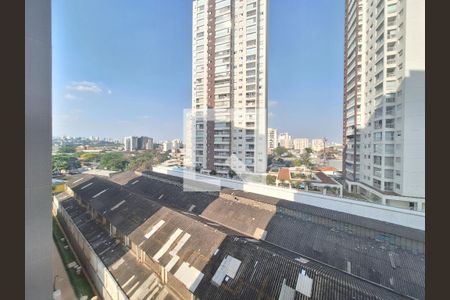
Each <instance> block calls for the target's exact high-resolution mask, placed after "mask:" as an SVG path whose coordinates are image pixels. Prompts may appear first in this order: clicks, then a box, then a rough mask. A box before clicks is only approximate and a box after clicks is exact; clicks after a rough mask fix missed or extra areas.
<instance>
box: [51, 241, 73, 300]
mask: <svg viewBox="0 0 450 300" xmlns="http://www.w3.org/2000/svg"><path fill="white" fill-rule="evenodd" d="M52 245H53V247H52V249H53V250H52V251H53V255H52V257H53V263H52V264H53V277H55V276H56V275H58V277H56V283H55V287H56V289H57V290H58V289H59V290H61V300H75V299H77V297H76V296H75V292H74V290H73V288H72V285H71V284H70V281H69V277H68V276H67V273H66V270H65V269H64V265H63V262H62V260H61V257H60V256H59V253H58V249H57V248H56V245H55V244H54V243H52Z"/></svg>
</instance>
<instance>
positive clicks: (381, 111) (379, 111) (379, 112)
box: [374, 107, 383, 119]
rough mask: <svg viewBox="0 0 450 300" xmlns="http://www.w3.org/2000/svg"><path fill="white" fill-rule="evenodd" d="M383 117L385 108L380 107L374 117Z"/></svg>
mask: <svg viewBox="0 0 450 300" xmlns="http://www.w3.org/2000/svg"><path fill="white" fill-rule="evenodd" d="M382 116H383V108H382V107H379V108H377V109H375V114H374V117H375V118H376V119H377V118H381V117H382Z"/></svg>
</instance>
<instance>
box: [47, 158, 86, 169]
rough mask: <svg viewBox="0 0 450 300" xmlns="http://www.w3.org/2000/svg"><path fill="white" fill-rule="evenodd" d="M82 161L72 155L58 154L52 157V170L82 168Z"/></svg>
mask: <svg viewBox="0 0 450 300" xmlns="http://www.w3.org/2000/svg"><path fill="white" fill-rule="evenodd" d="M80 167H81V165H80V161H79V160H78V159H77V158H76V157H74V156H71V155H67V154H57V155H54V156H53V157H52V171H53V172H61V171H63V170H64V171H67V170H73V169H78V168H80Z"/></svg>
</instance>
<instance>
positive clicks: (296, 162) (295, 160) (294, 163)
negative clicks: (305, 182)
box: [292, 159, 302, 167]
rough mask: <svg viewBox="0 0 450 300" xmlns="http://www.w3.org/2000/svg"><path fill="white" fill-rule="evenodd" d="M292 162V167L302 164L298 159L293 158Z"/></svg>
mask: <svg viewBox="0 0 450 300" xmlns="http://www.w3.org/2000/svg"><path fill="white" fill-rule="evenodd" d="M292 164H293V165H294V167H300V166H301V165H302V161H301V160H300V159H294V160H293V161H292Z"/></svg>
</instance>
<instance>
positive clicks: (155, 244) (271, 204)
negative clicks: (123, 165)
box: [54, 172, 424, 299]
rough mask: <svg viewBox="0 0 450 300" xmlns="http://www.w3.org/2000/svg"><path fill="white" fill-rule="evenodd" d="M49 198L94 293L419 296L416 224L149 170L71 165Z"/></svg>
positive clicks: (421, 274) (131, 295) (138, 296)
mask: <svg viewBox="0 0 450 300" xmlns="http://www.w3.org/2000/svg"><path fill="white" fill-rule="evenodd" d="M185 184H186V182H185ZM187 184H190V183H189V182H187ZM54 205H55V207H56V210H57V211H58V216H59V218H60V219H62V220H63V221H64V223H65V224H66V225H65V227H64V228H65V230H66V233H67V234H68V235H69V237H70V239H71V240H72V241H73V242H74V244H81V246H80V248H77V249H76V250H77V252H78V253H79V255H80V257H82V258H83V260H84V262H85V263H86V264H87V266H88V269H89V270H88V271H89V274H90V275H91V276H92V277H93V278H94V283H95V284H96V286H97V288H98V289H99V290H101V291H102V292H103V293H104V294H105V295H106V297H105V295H102V296H103V297H104V298H105V299H122V298H123V299H126V297H128V298H131V299H134V298H136V299H144V298H146V297H149V298H151V297H154V298H155V297H159V298H158V299H163V298H164V297H168V299H199V298H200V299H256V298H265V299H303V298H305V299H307V298H312V299H337V298H339V299H351V298H359V299H372V298H373V299H403V298H404V297H405V296H410V297H415V298H418V299H424V288H423V287H424V260H423V259H424V258H423V251H424V234H423V231H420V230H416V229H411V228H406V227H403V226H400V225H395V224H386V223H385V222H380V221H377V220H373V219H368V218H364V217H359V216H355V215H349V214H346V213H341V212H336V211H332V210H328V209H322V208H318V207H313V206H309V205H305V204H301V203H295V202H292V201H286V200H281V199H276V198H273V197H268V196H263V195H258V194H253V193H247V192H242V191H239V190H229V189H222V190H221V191H217V192H186V191H185V190H184V189H183V179H182V178H178V177H172V176H169V175H163V174H158V173H155V172H145V173H143V174H141V175H139V174H135V173H132V172H124V173H119V174H117V175H114V176H112V177H111V178H109V179H106V178H101V177H98V176H92V175H80V176H75V177H74V178H71V180H70V181H69V183H68V188H67V190H66V192H64V193H62V194H60V195H58V196H57V197H55V198H54ZM80 241H82V242H81V243H80ZM412 249H414V251H415V252H413V251H412ZM398 266H400V267H398ZM411 272H413V273H414V274H415V276H414V277H412V276H408V274H411ZM100 275H101V276H100ZM105 278H107V280H105ZM163 293H164V294H163ZM107 294H110V295H116V297H114V296H111V297H107V296H108V295H107ZM121 297H122V298H121ZM166 299H167V298H166Z"/></svg>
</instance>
